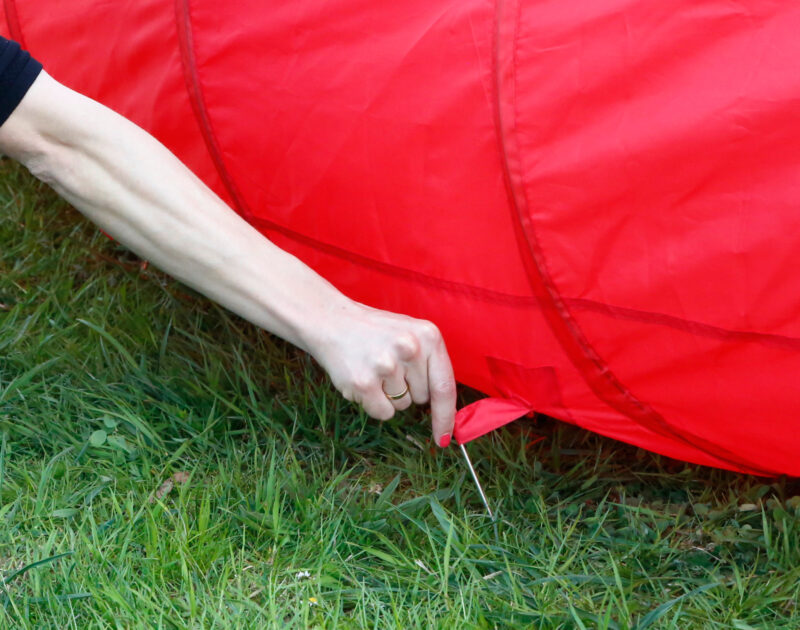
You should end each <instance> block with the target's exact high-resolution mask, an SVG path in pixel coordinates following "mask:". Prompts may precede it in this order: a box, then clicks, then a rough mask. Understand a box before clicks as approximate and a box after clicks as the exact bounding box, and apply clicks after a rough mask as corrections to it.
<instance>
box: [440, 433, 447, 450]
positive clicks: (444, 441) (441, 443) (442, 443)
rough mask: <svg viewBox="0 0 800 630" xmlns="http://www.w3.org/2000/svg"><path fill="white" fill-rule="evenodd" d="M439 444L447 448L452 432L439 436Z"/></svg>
mask: <svg viewBox="0 0 800 630" xmlns="http://www.w3.org/2000/svg"><path fill="white" fill-rule="evenodd" d="M439 446H441V447H442V448H447V447H448V446H450V434H449V433H445V434H444V435H443V436H442V437H440V438H439Z"/></svg>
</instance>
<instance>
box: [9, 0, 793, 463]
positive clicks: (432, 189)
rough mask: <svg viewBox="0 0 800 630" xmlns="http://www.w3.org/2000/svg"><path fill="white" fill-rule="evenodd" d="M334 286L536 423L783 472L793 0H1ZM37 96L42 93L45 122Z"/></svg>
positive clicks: (80, 76) (43, 46)
mask: <svg viewBox="0 0 800 630" xmlns="http://www.w3.org/2000/svg"><path fill="white" fill-rule="evenodd" d="M3 13H4V15H3V16H2V18H3V19H2V20H0V24H1V25H2V27H1V28H2V31H3V33H2V34H3V35H5V36H9V37H12V38H14V39H17V40H18V41H20V42H21V43H22V44H23V45H24V46H25V47H27V48H28V49H29V50H30V51H31V52H32V54H33V55H34V56H35V57H37V58H38V59H39V60H40V61H42V62H43V64H44V66H45V68H46V70H47V71H48V72H49V73H50V74H51V75H53V76H54V77H55V78H56V79H58V80H59V81H61V82H63V83H65V84H66V85H68V86H70V87H72V88H74V89H76V90H79V91H80V92H83V93H84V94H87V95H88V96H91V97H93V98H95V99H97V100H99V101H101V102H103V103H105V104H106V105H108V106H110V107H112V108H113V109H115V110H116V111H118V112H120V113H121V114H123V115H125V116H127V117H128V118H130V119H132V120H133V121H135V122H136V123H138V124H139V125H141V126H142V127H144V128H145V129H147V130H148V131H150V132H151V133H152V134H154V135H155V136H156V137H157V138H159V139H160V140H161V141H162V142H163V143H164V144H166V145H167V146H168V147H169V148H170V149H171V150H172V151H174V152H175V153H176V154H177V155H178V156H179V157H180V159H182V160H183V161H184V162H185V163H186V164H187V165H188V166H189V167H190V168H192V169H193V170H194V172H195V173H197V174H198V175H199V176H200V177H201V178H202V179H203V180H204V181H205V182H206V183H207V184H208V185H209V186H211V187H212V188H213V189H214V190H215V191H216V192H217V193H218V194H219V195H221V196H222V197H223V199H225V200H226V201H227V202H228V203H229V204H230V205H231V206H232V207H234V208H235V209H236V210H237V211H238V212H239V213H241V215H242V216H243V217H245V218H246V219H247V220H248V221H250V222H251V223H252V224H253V225H254V226H256V227H257V228H258V229H259V230H260V231H262V232H263V233H264V235H265V236H267V237H268V238H270V239H272V240H273V241H274V242H276V243H277V244H278V245H280V246H281V247H283V248H285V249H287V250H289V251H290V252H292V253H294V254H295V255H297V256H298V257H300V258H301V259H302V260H304V261H305V262H306V263H308V264H309V265H310V266H311V267H313V268H314V269H316V270H317V271H319V273H321V274H322V275H323V276H325V277H326V278H328V279H329V280H330V281H331V282H333V283H334V284H335V285H336V286H337V287H339V288H340V289H341V290H342V291H343V292H344V293H346V294H347V295H349V296H351V297H353V298H355V299H357V300H359V301H362V302H365V303H367V304H370V305H372V306H375V307H379V308H384V309H388V310H393V311H399V312H403V313H407V314H409V315H413V316H416V317H423V318H427V319H431V320H433V321H434V322H435V323H436V324H437V325H438V326H439V328H440V329H441V330H442V332H443V334H444V336H445V339H446V341H447V344H448V348H449V351H450V354H451V357H452V359H453V362H454V366H455V369H456V376H457V379H458V380H459V381H460V382H462V383H465V384H467V385H469V386H472V387H474V388H477V389H479V390H481V391H483V392H485V393H486V394H487V395H488V397H487V398H486V399H483V400H481V401H479V402H478V403H475V404H473V405H471V406H469V407H467V408H465V409H463V410H461V411H460V412H459V416H458V421H457V430H456V434H455V435H456V438H457V439H458V440H460V441H462V442H464V441H469V440H471V439H474V438H476V437H478V436H479V435H482V434H483V433H485V432H488V431H490V430H492V429H494V428H496V427H498V426H500V425H502V424H505V423H506V422H510V421H512V420H514V419H516V418H518V417H520V416H522V415H524V414H525V413H528V412H529V411H531V410H536V411H539V412H542V413H545V414H548V415H550V416H553V417H555V418H559V419H561V420H563V421H566V422H570V423H574V424H577V425H580V426H581V427H585V428H586V429H588V430H590V431H594V432H597V433H600V434H603V435H606V436H610V437H612V438H616V439H618V440H622V441H625V442H628V443H631V444H636V445H638V446H640V447H643V448H646V449H649V450H652V451H656V452H659V453H663V454H665V455H667V456H670V457H673V458H678V459H681V460H685V461H690V462H697V463H701V464H705V465H709V466H717V467H722V468H727V469H732V470H738V471H745V472H751V473H756V474H768V475H769V474H780V473H783V474H790V475H800V458H799V457H798V453H800V273H798V262H797V259H798V246H800V64H799V63H798V59H800V38H798V37H797V33H798V32H799V31H800V4H798V3H791V2H782V3H779V2H763V1H761V0H740V1H738V2H729V1H728V0H674V1H672V2H647V3H643V2H631V1H630V0H575V1H574V2H570V3H564V2H558V1H555V0H537V1H536V2H534V1H529V0H496V1H490V0H406V1H404V2H397V3H386V2H363V1H359V0H336V1H334V2H325V3H321V2H308V1H304V0H296V1H294V2H270V1H265V0H240V1H239V2H229V3H225V2H210V1H207V0H176V1H175V2H162V1H157V0H137V1H136V2H107V1H101V0H74V1H72V2H63V1H61V0H4V2H3ZM55 106H57V104H54V107H55Z"/></svg>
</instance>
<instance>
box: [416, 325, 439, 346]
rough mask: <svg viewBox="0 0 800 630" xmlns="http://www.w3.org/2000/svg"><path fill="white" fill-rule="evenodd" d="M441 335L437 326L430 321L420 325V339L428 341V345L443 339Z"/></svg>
mask: <svg viewBox="0 0 800 630" xmlns="http://www.w3.org/2000/svg"><path fill="white" fill-rule="evenodd" d="M441 336H442V335H441V333H440V332H439V329H438V328H437V327H436V324H434V323H433V322H429V321H424V320H423V321H422V322H420V325H419V337H420V339H422V340H424V341H427V342H428V343H434V342H437V341H439V339H441Z"/></svg>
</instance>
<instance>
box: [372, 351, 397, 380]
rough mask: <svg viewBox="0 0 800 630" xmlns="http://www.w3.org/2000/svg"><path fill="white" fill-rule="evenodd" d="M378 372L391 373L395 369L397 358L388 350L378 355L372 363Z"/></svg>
mask: <svg viewBox="0 0 800 630" xmlns="http://www.w3.org/2000/svg"><path fill="white" fill-rule="evenodd" d="M374 367H375V371H376V372H377V373H378V374H382V375H386V374H393V373H394V372H395V370H397V359H396V358H395V357H394V356H392V355H391V354H389V353H388V352H386V353H383V354H381V355H378V357H377V358H376V359H375V363H374Z"/></svg>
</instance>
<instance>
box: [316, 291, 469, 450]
mask: <svg viewBox="0 0 800 630" xmlns="http://www.w3.org/2000/svg"><path fill="white" fill-rule="evenodd" d="M325 320H326V321H325V324H324V326H323V327H322V331H320V330H317V331H316V334H315V339H314V340H312V341H311V342H310V343H309V344H308V349H309V351H310V352H311V354H312V355H313V356H314V357H315V358H316V359H317V361H318V362H319V363H320V364H321V365H322V367H323V368H325V370H326V371H327V372H328V374H329V375H330V377H331V380H332V381H333V384H334V386H335V387H336V388H337V389H338V390H339V391H340V392H341V393H342V395H343V396H344V397H345V398H346V399H347V400H351V401H353V402H356V403H359V404H360V405H361V406H362V407H363V408H364V410H365V411H366V412H367V413H368V414H369V415H370V416H372V417H373V418H376V419H378V420H388V419H389V418H391V417H392V416H393V415H394V413H395V411H399V410H403V409H406V408H407V407H409V406H410V405H411V403H412V402H414V403H416V404H418V405H420V404H424V403H427V402H428V401H430V403H431V415H432V416H433V437H434V441H435V442H436V444H438V445H439V446H442V447H446V446H447V445H449V444H450V438H451V436H452V435H453V421H454V419H455V411H456V409H455V407H456V384H455V379H454V377H453V367H452V365H451V364H450V358H449V357H448V355H447V349H446V348H445V344H444V340H443V339H442V335H441V333H440V332H439V330H438V329H437V328H436V326H434V325H433V324H432V323H431V322H428V321H424V320H421V319H414V318H412V317H407V316H405V315H398V314H395V313H389V312H387V311H381V310H377V309H374V308H370V307H368V306H365V305H363V304H358V303H356V302H349V303H347V304H345V305H339V306H337V307H336V308H335V309H334V310H333V311H332V312H329V313H328V314H327V315H326V318H325ZM406 387H407V388H408V392H407V393H406V394H405V395H404V396H402V397H401V398H399V399H397V400H392V399H390V398H389V396H388V395H396V394H400V393H402V392H403V391H405V390H406Z"/></svg>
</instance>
